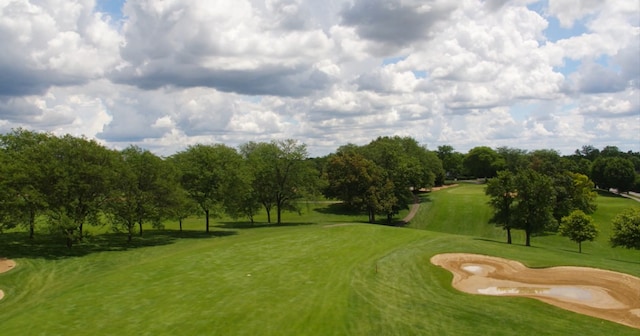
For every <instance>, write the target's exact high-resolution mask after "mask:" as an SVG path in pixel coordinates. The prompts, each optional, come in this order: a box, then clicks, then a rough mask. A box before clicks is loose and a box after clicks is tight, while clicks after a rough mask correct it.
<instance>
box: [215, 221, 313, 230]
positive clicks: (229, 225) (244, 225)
mask: <svg viewBox="0 0 640 336" xmlns="http://www.w3.org/2000/svg"><path fill="white" fill-rule="evenodd" d="M315 224H317V223H312V222H283V223H280V224H278V223H264V222H260V223H258V222H254V223H251V222H219V223H218V224H217V225H216V227H219V228H223V229H260V228H270V227H289V226H304V225H315Z"/></svg>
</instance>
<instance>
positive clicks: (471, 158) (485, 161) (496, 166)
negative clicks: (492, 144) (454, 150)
mask: <svg viewBox="0 0 640 336" xmlns="http://www.w3.org/2000/svg"><path fill="white" fill-rule="evenodd" d="M504 164H505V162H504V160H503V159H502V158H501V157H500V156H499V155H498V153H496V151H494V150H493V149H491V148H489V147H486V146H479V147H474V148H472V149H471V150H470V151H469V152H468V153H467V155H465V157H464V161H463V165H464V168H465V169H466V170H467V171H468V172H469V173H470V174H471V175H473V176H475V177H477V178H490V177H494V176H496V173H497V171H499V170H502V168H503V167H504Z"/></svg>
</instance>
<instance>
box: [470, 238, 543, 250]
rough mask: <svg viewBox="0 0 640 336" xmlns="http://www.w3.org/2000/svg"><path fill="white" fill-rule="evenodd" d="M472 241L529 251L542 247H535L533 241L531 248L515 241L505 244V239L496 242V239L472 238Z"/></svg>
mask: <svg viewBox="0 0 640 336" xmlns="http://www.w3.org/2000/svg"><path fill="white" fill-rule="evenodd" d="M473 240H479V241H484V242H487V243H494V244H500V245H506V246H517V247H526V248H531V249H539V248H542V247H539V246H536V245H535V242H534V241H531V246H526V245H525V244H524V243H521V242H516V241H515V240H514V241H512V242H511V244H509V243H507V241H506V239H505V240H497V239H491V238H479V237H476V238H473Z"/></svg>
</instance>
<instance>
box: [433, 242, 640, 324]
mask: <svg viewBox="0 0 640 336" xmlns="http://www.w3.org/2000/svg"><path fill="white" fill-rule="evenodd" d="M431 263H432V264H434V265H438V266H441V267H443V268H445V269H447V270H449V271H451V272H452V273H453V283H452V285H453V287H454V288H456V289H458V290H460V291H463V292H466V293H470V294H480V295H498V296H524V297H530V298H534V299H537V300H540V301H543V302H546V303H548V304H552V305H554V306H557V307H560V308H563V309H566V310H570V311H573V312H576V313H580V314H585V315H589V316H593V317H597V318H601V319H605V320H609V321H613V322H616V323H620V324H624V325H627V326H630V327H633V328H637V329H640V278H637V277H634V276H631V275H629V274H624V273H618V272H612V271H606V270H601V269H597V268H587V267H569V266H562V267H551V268H543V269H531V268H528V267H526V266H524V265H523V264H521V263H519V262H517V261H513V260H508V259H503V258H497V257H489V256H483V255H477V254H465V253H447V254H439V255H436V256H433V257H432V258H431Z"/></svg>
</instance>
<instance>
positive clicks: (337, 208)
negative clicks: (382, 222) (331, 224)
mask: <svg viewBox="0 0 640 336" xmlns="http://www.w3.org/2000/svg"><path fill="white" fill-rule="evenodd" d="M313 211H315V212H318V213H321V214H327V215H341V216H362V215H366V213H365V212H364V211H360V210H358V209H354V208H352V207H350V206H348V205H346V204H344V203H333V204H329V205H327V206H323V207H318V208H314V209H313Z"/></svg>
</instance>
